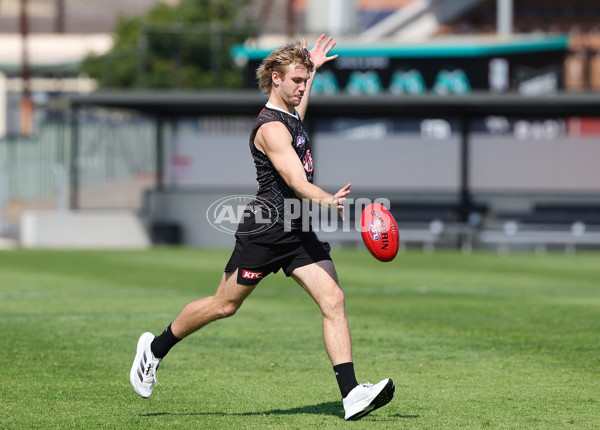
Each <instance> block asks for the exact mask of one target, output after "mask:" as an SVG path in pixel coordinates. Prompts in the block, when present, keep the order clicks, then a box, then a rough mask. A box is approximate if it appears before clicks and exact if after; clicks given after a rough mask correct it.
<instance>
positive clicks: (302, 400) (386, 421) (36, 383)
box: [0, 249, 600, 429]
mask: <svg viewBox="0 0 600 430" xmlns="http://www.w3.org/2000/svg"><path fill="white" fill-rule="evenodd" d="M228 256H229V251H207V250H190V249H154V250H152V251H147V252H99V251H98V252H92V251H90V252H70V251H62V252H51V251H23V250H17V251H7V252H1V253H0V327H1V328H2V332H1V336H0V349H1V351H2V353H1V354H0V405H1V412H0V428H1V429H92V428H110V429H137V428H139V429H192V428H193V429H224V428H230V429H279V428H283V429H310V428H312V429H324V428H352V429H400V428H402V429H479V428H494V429H563V428H564V429H598V428H600V254H598V253H579V254H576V255H569V256H567V255H564V254H546V255H544V256H537V255H534V254H511V255H508V256H498V255H496V254H493V253H475V254H471V255H461V254H459V253H454V252H436V253H435V254H433V255H426V254H423V253H421V252H409V253H406V254H404V255H400V256H398V258H397V259H396V260H395V261H394V262H392V263H379V262H377V261H375V260H374V259H373V258H372V257H370V256H369V255H368V254H367V253H366V252H360V251H334V252H333V257H334V261H335V262H336V265H337V268H338V272H339V276H340V281H341V284H342V286H343V288H344V290H345V292H346V301H347V310H348V315H349V319H350V328H351V330H352V336H353V341H354V361H355V367H356V370H357V377H358V379H359V381H361V382H362V381H365V380H370V381H371V382H377V381H379V380H380V379H382V378H385V377H391V378H393V379H394V381H395V383H396V395H395V398H394V400H393V401H392V402H391V403H390V404H389V405H387V406H386V407H384V408H382V409H379V410H378V411H376V412H374V413H372V414H371V415H369V416H368V417H365V418H364V419H363V420H361V421H357V422H346V421H344V419H343V411H342V407H341V402H340V398H339V392H338V388H337V384H336V382H335V377H334V375H333V372H332V369H331V366H330V364H329V361H328V359H327V356H326V354H325V350H324V348H323V343H322V337H321V318H320V313H319V310H318V308H317V306H316V305H315V304H314V303H313V302H312V301H311V299H310V298H309V297H308V295H307V294H306V293H305V292H304V291H303V290H302V289H301V288H300V287H298V286H297V285H296V284H295V283H294V282H293V281H291V280H289V279H287V278H285V277H284V276H283V275H282V274H277V275H274V276H270V277H269V278H267V279H266V280H264V281H263V282H262V283H261V284H260V285H259V287H258V288H257V289H256V291H255V292H254V293H253V294H252V295H251V296H250V297H249V299H248V300H247V301H246V303H245V304H244V306H242V308H241V309H240V311H239V312H238V313H237V314H236V315H235V316H234V317H232V318H230V319H228V320H223V321H218V322H216V323H215V324H213V325H210V326H208V327H206V328H205V329H203V330H202V331H200V332H198V333H196V334H194V335H193V336H191V337H189V338H188V339H186V340H185V341H183V342H181V343H180V344H179V345H177V346H176V347H175V348H174V349H173V350H172V351H171V354H170V355H169V356H168V357H167V358H166V359H165V360H164V361H163V363H162V365H161V368H160V370H159V372H158V379H159V381H160V382H161V383H162V384H163V385H162V386H159V387H157V388H156V389H155V391H154V394H153V396H152V397H151V398H150V399H147V400H144V399H141V398H139V397H137V396H136V395H135V393H134V392H133V389H132V388H131V386H130V385H129V368H130V366H131V362H132V360H133V356H134V355H135V345H136V342H137V339H138V337H139V335H140V334H141V333H142V332H143V331H147V330H149V331H153V332H155V333H158V332H160V331H161V330H162V329H164V327H165V326H166V325H167V324H169V322H170V321H171V320H172V319H173V318H174V317H175V315H176V314H177V313H178V312H179V310H180V309H181V308H182V307H183V306H184V305H185V304H186V303H187V302H189V301H191V300H193V299H195V298H198V297H201V296H205V295H209V294H212V293H213V291H214V289H215V286H216V284H217V282H218V281H219V278H220V276H221V270H222V268H223V266H224V264H225V262H226V260H227V258H228Z"/></svg>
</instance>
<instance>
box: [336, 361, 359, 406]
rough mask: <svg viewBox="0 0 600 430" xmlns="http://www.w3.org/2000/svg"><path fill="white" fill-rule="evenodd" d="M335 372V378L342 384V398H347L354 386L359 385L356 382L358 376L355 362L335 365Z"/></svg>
mask: <svg viewBox="0 0 600 430" xmlns="http://www.w3.org/2000/svg"><path fill="white" fill-rule="evenodd" d="M333 370H334V372H335V378H336V379H337V382H338V385H339V386H340V392H341V393H342V399H343V398H345V397H346V396H347V395H348V393H349V392H350V391H352V389H353V388H354V387H356V386H357V385H358V382H356V376H354V363H352V362H349V363H342V364H338V365H337V366H333Z"/></svg>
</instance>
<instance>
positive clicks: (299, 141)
mask: <svg viewBox="0 0 600 430" xmlns="http://www.w3.org/2000/svg"><path fill="white" fill-rule="evenodd" d="M305 143H306V139H305V138H304V136H298V137H297V138H296V147H298V148H302V147H303V146H304V144H305Z"/></svg>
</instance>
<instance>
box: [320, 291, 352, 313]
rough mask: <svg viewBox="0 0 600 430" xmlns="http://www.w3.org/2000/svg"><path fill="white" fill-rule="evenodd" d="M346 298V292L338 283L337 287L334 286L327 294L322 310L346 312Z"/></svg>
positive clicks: (326, 311) (325, 311)
mask: <svg viewBox="0 0 600 430" xmlns="http://www.w3.org/2000/svg"><path fill="white" fill-rule="evenodd" d="M345 300H346V299H345V297H344V292H343V291H342V289H341V288H340V287H338V286H337V285H336V286H335V288H332V291H331V293H330V294H328V295H327V296H326V299H325V300H324V303H322V310H323V312H324V313H332V312H333V313H339V312H344V309H345Z"/></svg>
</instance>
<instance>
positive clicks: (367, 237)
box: [360, 203, 400, 261]
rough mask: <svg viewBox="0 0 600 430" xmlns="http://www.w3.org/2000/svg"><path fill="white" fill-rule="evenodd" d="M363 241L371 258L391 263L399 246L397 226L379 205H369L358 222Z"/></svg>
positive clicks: (388, 213)
mask: <svg viewBox="0 0 600 430" xmlns="http://www.w3.org/2000/svg"><path fill="white" fill-rule="evenodd" d="M360 224H361V233H362V238H363V241H364V242H365V245H366V246H367V248H368V250H369V251H370V252H371V254H372V255H373V257H375V258H376V259H378V260H379V261H392V260H393V259H394V258H395V257H396V254H398V248H399V246H400V236H399V234H398V225H397V224H396V220H395V219H394V217H393V216H392V214H391V213H390V211H389V210H387V209H386V208H385V206H383V205H382V204H381V203H371V204H370V205H368V206H367V207H366V208H365V209H364V210H363V213H362V217H361V220H360Z"/></svg>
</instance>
